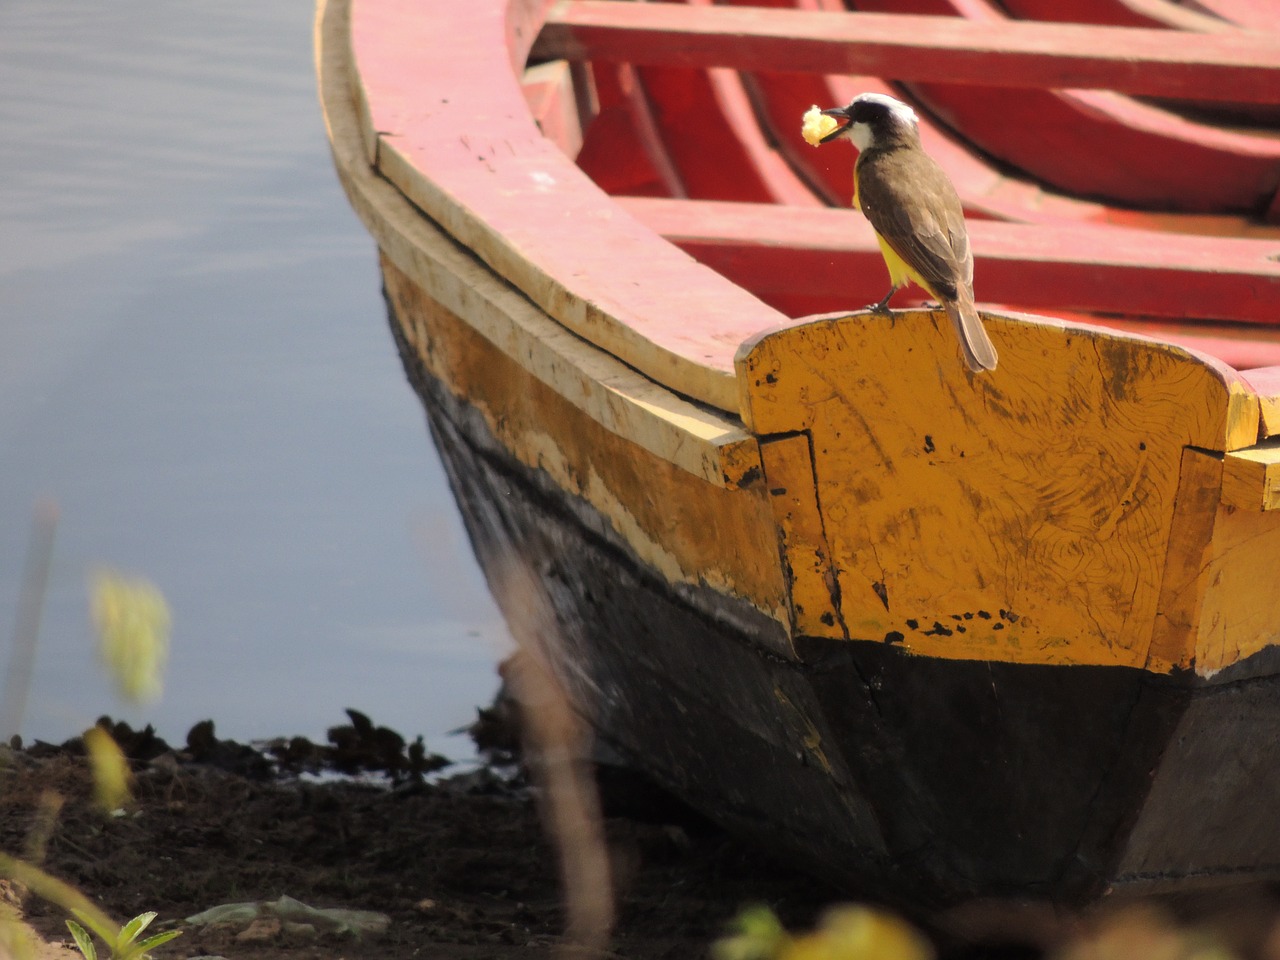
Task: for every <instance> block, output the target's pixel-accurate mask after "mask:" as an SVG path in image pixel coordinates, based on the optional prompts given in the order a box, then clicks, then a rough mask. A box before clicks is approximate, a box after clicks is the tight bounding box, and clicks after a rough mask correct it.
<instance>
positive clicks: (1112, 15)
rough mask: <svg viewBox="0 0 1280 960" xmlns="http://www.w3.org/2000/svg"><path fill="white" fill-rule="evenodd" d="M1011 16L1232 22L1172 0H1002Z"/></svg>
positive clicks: (1157, 23) (1209, 24)
mask: <svg viewBox="0 0 1280 960" xmlns="http://www.w3.org/2000/svg"><path fill="white" fill-rule="evenodd" d="M1001 6H1002V7H1003V8H1004V9H1005V10H1007V11H1008V12H1009V14H1010V15H1011V16H1014V17H1019V18H1021V19H1024V20H1047V21H1050V22H1055V23H1087V24H1099V25H1103V26H1111V27H1156V28H1161V27H1163V28H1167V29H1172V30H1198V31H1200V32H1202V33H1222V32H1223V31H1224V30H1230V29H1231V28H1232V27H1231V24H1229V23H1226V22H1224V21H1222V20H1219V19H1218V18H1217V17H1211V16H1208V15H1207V14H1204V13H1200V12H1199V11H1197V10H1193V9H1190V8H1189V7H1184V6H1180V5H1179V4H1177V3H1175V2H1173V0H1072V2H1071V3H1069V4H1067V3H1061V2H1060V0H1001Z"/></svg>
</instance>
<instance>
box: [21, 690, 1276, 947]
mask: <svg viewBox="0 0 1280 960" xmlns="http://www.w3.org/2000/svg"><path fill="white" fill-rule="evenodd" d="M350 718H351V722H350V723H349V724H344V725H343V726H342V727H338V728H335V729H334V730H333V731H331V733H330V738H329V739H330V742H329V743H328V744H322V745H317V744H312V743H310V742H308V741H305V740H296V739H295V740H277V741H271V742H269V743H265V744H258V745H255V746H248V745H242V744H236V743H231V742H229V741H222V740H219V739H218V738H217V737H216V735H215V731H214V729H213V725H212V724H201V725H198V726H197V727H196V728H194V729H193V730H192V731H191V734H190V736H189V737H188V741H187V743H186V744H185V745H183V746H182V747H181V748H173V747H171V746H170V745H169V744H167V743H165V742H164V741H162V740H160V739H159V738H158V737H156V736H155V734H154V733H152V732H151V731H149V730H147V731H142V732H136V731H131V730H129V729H127V728H125V727H122V726H116V725H112V732H113V734H114V736H115V738H116V739H117V741H118V742H119V743H120V744H121V745H122V747H124V748H125V750H126V752H127V754H128V756H129V757H130V758H131V764H132V767H133V770H134V782H133V800H132V802H131V803H130V804H129V806H128V807H127V808H126V809H125V810H124V811H123V813H118V814H116V815H107V814H104V813H103V812H102V811H101V810H100V809H99V808H97V807H96V806H95V804H94V800H93V784H92V779H91V776H90V774H89V770H88V762H87V760H86V758H85V756H84V753H83V747H82V745H81V744H80V743H79V741H70V742H68V743H67V744H64V745H60V746H49V745H43V744H35V745H31V746H29V747H27V748H26V749H19V750H15V751H11V752H10V753H9V755H8V756H7V758H6V762H5V764H4V766H3V768H2V772H0V849H2V850H4V851H7V852H10V853H13V854H17V855H23V856H29V857H38V858H41V860H42V863H43V866H44V868H45V869H46V870H48V871H49V872H50V873H52V874H54V875H55V876H57V877H60V878H62V879H64V880H67V881H69V882H71V883H72V884H74V885H75V886H77V887H78V888H79V889H80V890H82V891H83V892H85V893H86V894H88V895H89V896H90V897H91V898H92V899H93V900H94V901H96V902H97V903H99V904H100V905H101V906H102V907H103V908H104V909H105V910H106V911H107V912H108V913H109V914H110V915H112V916H113V917H115V918H117V919H120V920H124V919H128V918H129V917H132V916H134V915H136V914H138V913H141V912H143V911H147V910H154V911H156V912H158V914H159V919H158V920H157V921H156V927H157V928H162V927H166V926H171V925H178V926H181V927H182V928H183V929H184V930H185V931H186V932H185V933H184V935H183V936H182V937H180V938H179V939H178V940H176V941H174V942H173V943H171V944H169V945H167V946H165V947H163V948H161V950H160V951H159V954H158V955H159V956H160V957H162V958H163V957H195V956H208V955H214V956H225V957H253V958H263V960H286V958H303V957H306V958H312V957H345V958H349V960H358V958H366V957H368V958H374V957H377V958H385V960H400V958H409V957H433V958H444V960H452V958H479V957H485V958H498V960H502V958H507V957H515V956H521V957H524V956H530V955H534V956H536V955H540V954H547V955H550V954H552V953H553V952H554V951H555V950H556V948H557V946H558V945H559V944H560V943H561V935H562V932H563V929H564V922H565V917H564V911H563V907H562V903H561V891H560V882H559V878H558V868H557V860H556V851H555V849H554V848H553V847H552V845H551V844H550V843H549V842H548V840H547V839H546V836H545V834H544V831H543V822H542V818H541V816H540V814H539V810H538V805H537V802H536V795H535V794H536V791H534V790H533V789H532V788H531V787H530V786H529V784H528V781H527V779H526V778H525V776H524V775H523V773H521V772H520V768H519V767H518V765H517V764H516V763H515V762H514V759H513V758H512V757H510V756H505V757H504V755H503V750H502V749H501V747H502V746H503V737H502V734H501V730H500V727H499V729H498V731H497V733H495V732H494V728H493V727H492V725H489V726H486V725H485V724H483V723H482V724H481V725H480V728H479V730H478V733H479V734H480V737H481V739H482V740H487V745H488V746H489V747H490V748H491V755H493V756H496V757H497V758H498V759H499V760H500V761H504V760H505V761H510V762H498V763H496V764H492V765H486V766H480V767H478V768H475V769H471V770H468V771H465V772H455V771H452V770H450V769H448V768H447V767H446V766H445V762H444V761H443V760H442V759H441V758H438V757H434V756H432V755H431V754H430V753H429V752H428V751H427V750H426V749H425V747H423V746H422V744H421V742H420V741H415V742H410V743H406V742H405V740H404V739H402V738H401V737H399V735H397V734H395V733H394V732H393V731H389V730H386V729H385V728H379V727H377V726H376V725H374V724H373V723H372V722H370V721H369V720H368V719H367V718H365V717H363V716H362V715H360V714H355V713H352V714H350ZM489 719H490V720H492V717H491V716H490V718H489ZM597 781H598V783H599V785H600V791H601V797H602V807H603V811H604V815H605V834H606V836H607V843H608V847H609V854H610V859H611V864H612V869H613V873H614V877H615V883H616V887H617V914H618V922H617V926H616V929H615V932H614V935H613V939H612V942H611V948H610V950H611V953H610V956H614V957H622V958H633V960H657V958H677V957H679V958H699V957H705V956H707V955H708V950H709V946H710V944H711V943H712V941H714V940H715V938H716V937H717V936H719V935H720V934H721V933H722V932H723V931H724V929H725V925H726V923H727V922H728V921H729V920H730V919H731V918H732V917H733V916H734V915H735V914H736V913H737V912H738V911H739V910H740V908H741V907H742V906H743V905H744V904H748V903H757V902H763V903H766V904H768V905H770V906H771V907H772V908H773V909H774V910H775V911H776V912H777V913H778V914H779V916H780V917H782V919H783V920H784V921H785V922H786V924H787V925H788V926H789V927H792V928H807V927H809V926H811V925H812V924H813V923H814V921H815V919H816V918H817V917H818V916H819V915H820V914H821V913H822V911H823V910H824V909H825V908H826V907H827V906H828V905H829V904H831V903H832V902H835V901H837V900H838V899H839V896H838V894H837V893H836V892H835V891H833V890H830V889H827V888H824V887H823V886H822V885H821V884H819V883H817V882H815V881H813V880H811V879H809V878H807V877H805V876H802V875H800V874H798V873H796V872H794V871H792V870H790V869H788V868H786V867H785V866H781V865H779V864H776V863H774V862H772V861H771V860H769V859H768V858H766V857H765V856H763V855H762V854H760V853H759V852H757V851H755V850H752V849H750V848H748V847H746V846H743V845H741V844H739V843H737V842H736V841H734V840H733V839H731V838H729V837H728V836H726V835H724V834H723V833H721V832H720V831H719V830H717V829H716V828H715V827H713V826H711V825H710V824H708V823H706V822H705V821H703V820H701V819H699V818H698V817H697V816H696V815H694V814H693V813H691V812H690V811H688V810H687V809H685V808H683V807H682V806H681V805H680V804H679V803H677V802H676V801H674V800H672V799H671V798H669V797H666V796H665V795H664V794H662V793H661V792H660V791H658V790H657V789H656V788H654V787H652V786H651V785H649V784H648V783H647V782H645V781H643V780H642V779H640V778H638V777H636V776H635V775H634V774H631V773H629V772H626V771H619V770H616V769H614V768H599V769H598V770H597ZM33 846H34V847H35V848H36V849H33ZM0 893H4V894H5V895H7V896H10V897H12V896H13V895H14V889H13V887H12V886H11V885H7V884H6V885H5V886H4V887H3V888H2V889H0ZM282 896H287V897H292V898H294V899H295V900H298V901H301V902H302V903H304V904H307V905H309V906H311V907H316V908H340V909H345V910H365V911H376V912H377V913H380V914H384V915H385V916H386V917H387V918H388V919H389V921H390V922H389V924H387V926H386V928H385V930H382V931H380V932H374V933H365V934H364V935H362V936H359V937H357V936H354V935H352V934H351V933H349V932H340V931H337V930H326V929H325V928H324V927H323V926H320V927H319V928H317V927H316V926H315V925H314V924H312V925H307V926H298V925H296V924H291V923H288V922H283V923H282V922H281V921H279V920H278V919H273V918H265V919H259V920H257V921H255V922H252V923H248V922H243V921H242V922H229V923H225V924H221V925H214V926H202V927H194V926H190V925H185V924H182V923H181V921H182V920H183V918H186V917H189V916H192V915H194V914H197V913H199V912H201V911H206V910H208V909H210V908H211V907H215V906H218V905H221V904H225V903H230V902H241V901H259V902H265V901H277V900H279V898H280V897H282ZM1278 903H1280V898H1278V897H1277V895H1276V893H1275V891H1273V890H1271V889H1269V888H1264V887H1258V888H1251V889H1250V890H1248V891H1232V892H1230V893H1228V894H1225V895H1218V896H1217V897H1216V898H1211V899H1208V900H1206V899H1204V898H1200V899H1198V900H1196V901H1194V902H1192V901H1186V902H1181V903H1179V902H1173V903H1165V904H1161V905H1158V906H1152V905H1150V904H1146V905H1142V906H1141V907H1127V908H1125V909H1121V910H1116V909H1114V908H1112V909H1110V910H1103V911H1101V912H1099V913H1097V914H1096V915H1094V916H1091V917H1085V918H1080V917H1076V916H1069V915H1064V914H1061V913H1057V912H1055V911H1052V910H1046V909H1044V908H1035V909H1030V910H1027V909H1021V910H1020V909H1016V908H1013V907H1010V906H1008V905H988V906H986V907H976V908H972V909H970V910H968V911H967V912H962V913H959V914H953V915H950V916H948V917H943V918H936V920H937V927H938V930H942V931H949V932H947V933H942V934H940V933H938V930H935V931H934V934H935V939H936V940H937V943H938V946H939V949H940V953H941V955H942V956H943V957H944V958H966V960H968V958H973V960H977V958H1006V960H1013V958H1037V957H1041V956H1046V955H1056V956H1066V957H1074V956H1079V957H1090V958H1095V957H1096V958H1111V957H1116V958H1120V957H1137V958H1140V957H1169V958H1175V957H1187V958H1190V957H1208V956H1213V957H1218V956H1220V955H1219V954H1216V953H1208V952H1205V953H1200V952H1197V951H1199V950H1201V949H1207V948H1209V947H1212V948H1213V949H1230V950H1233V951H1234V953H1235V955H1236V956H1239V957H1242V958H1253V957H1257V958H1266V960H1271V958H1276V960H1280V928H1278V927H1277V926H1276V917H1277V912H1278V908H1277V904H1278ZM22 907H23V913H24V915H25V916H26V918H27V920H28V922H29V923H30V924H31V925H32V927H34V928H35V930H36V931H37V932H38V933H39V934H40V935H42V936H43V937H44V938H45V939H46V940H49V941H66V942H69V937H68V936H67V933H66V928H65V925H64V920H65V914H63V913H62V912H61V910H59V909H57V908H54V907H52V906H50V905H48V904H46V903H44V902H42V901H40V900H39V899H37V898H35V897H33V896H27V897H26V898H25V900H24V902H23V904H22ZM1108 938H1110V939H1108ZM1079 951H1085V952H1079ZM50 955H52V956H65V957H70V956H73V955H74V954H72V953H67V952H54V953H52V954H50ZM1226 955H1227V954H1222V956H1226Z"/></svg>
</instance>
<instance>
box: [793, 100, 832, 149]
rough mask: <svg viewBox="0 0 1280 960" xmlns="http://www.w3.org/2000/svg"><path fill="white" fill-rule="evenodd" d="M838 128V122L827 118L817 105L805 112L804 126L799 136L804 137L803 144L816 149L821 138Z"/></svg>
mask: <svg viewBox="0 0 1280 960" xmlns="http://www.w3.org/2000/svg"><path fill="white" fill-rule="evenodd" d="M838 126H840V121H839V120H837V119H836V118H835V117H828V116H827V115H826V114H824V113H823V112H822V110H821V109H820V108H819V107H818V105H817V104H814V105H813V106H812V107H810V108H809V109H808V110H806V111H805V114H804V126H802V127H801V128H800V136H802V137H804V139H805V142H806V143H808V144H809V145H810V146H812V147H816V146H817V145H818V144H819V143H821V142H822V138H823V137H825V136H826V135H827V134H829V133H830V132H831V131H832V130H834V129H835V128H836V127H838Z"/></svg>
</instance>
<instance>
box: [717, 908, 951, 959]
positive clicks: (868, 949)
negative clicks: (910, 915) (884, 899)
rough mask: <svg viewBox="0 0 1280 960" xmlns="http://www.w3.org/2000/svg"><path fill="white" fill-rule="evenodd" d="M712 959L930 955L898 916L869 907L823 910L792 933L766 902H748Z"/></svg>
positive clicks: (923, 942) (926, 945)
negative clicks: (815, 921) (814, 922)
mask: <svg viewBox="0 0 1280 960" xmlns="http://www.w3.org/2000/svg"><path fill="white" fill-rule="evenodd" d="M733 931H734V932H733V933H731V934H730V935H729V936H727V937H724V938H723V939H721V940H719V941H717V943H716V945H715V948H714V955H715V960H933V956H934V953H933V948H932V947H931V946H930V945H929V941H928V940H926V939H925V938H924V936H923V935H922V934H920V933H918V932H917V931H916V930H915V929H914V928H913V927H912V926H911V925H910V924H908V923H907V922H906V921H905V920H903V919H901V918H900V917H896V916H894V915H893V914H890V913H886V912H884V911H882V910H874V909H872V908H870V907H860V906H845V907H835V908H833V909H831V910H829V911H828V912H827V913H826V914H825V915H824V916H823V918H822V921H821V922H820V923H819V925H818V928H817V929H816V930H814V931H813V932H812V933H806V934H803V935H801V936H798V937H793V936H791V935H790V934H788V933H787V931H786V930H785V929H784V928H783V926H782V923H781V922H780V921H779V920H778V918H777V917H776V916H774V914H773V911H772V910H770V909H769V908H768V907H763V906H755V907H748V908H746V909H745V910H743V911H742V913H740V914H739V915H738V917H737V919H736V920H735V921H734V923H733Z"/></svg>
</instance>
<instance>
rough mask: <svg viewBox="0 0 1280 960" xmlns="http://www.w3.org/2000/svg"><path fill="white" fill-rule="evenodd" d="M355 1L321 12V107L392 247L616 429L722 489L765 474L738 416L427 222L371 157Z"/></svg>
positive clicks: (344, 171) (337, 150) (439, 294)
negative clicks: (541, 301)
mask: <svg viewBox="0 0 1280 960" xmlns="http://www.w3.org/2000/svg"><path fill="white" fill-rule="evenodd" d="M346 15H347V2H346V0H328V2H327V3H325V4H322V6H321V8H320V13H319V16H318V18H317V27H316V29H317V34H318V38H317V50H318V51H319V57H320V59H319V62H318V70H319V74H320V95H321V106H322V108H323V111H324V118H325V123H326V125H327V127H328V131H329V139H330V143H331V146H332V149H333V153H334V159H335V162H336V165H337V168H338V173H339V176H340V178H341V180H342V182H343V186H344V187H345V188H346V191H347V195H348V197H349V198H350V200H351V203H352V205H353V206H354V208H355V210H356V212H357V213H358V214H359V215H360V217H361V219H362V220H363V221H364V222H365V224H366V225H367V226H368V228H369V230H370V231H371V232H372V234H373V236H374V237H375V239H376V240H377V241H378V245H379V247H380V248H381V249H382V251H383V253H384V254H385V255H386V256H387V257H388V258H390V259H391V260H392V261H393V262H394V263H395V264H396V265H397V267H398V269H400V270H402V271H404V272H405V274H406V275H408V276H411V277H412V278H413V279H414V281H415V282H416V283H417V284H418V285H420V286H421V287H423V288H425V289H430V290H431V291H432V292H433V295H434V297H435V298H436V300H437V301H438V302H440V303H441V304H442V305H443V307H444V308H445V309H450V310H453V311H455V312H458V313H465V314H466V315H467V317H468V319H469V321H470V322H471V323H472V324H473V326H474V327H475V329H476V330H477V331H478V332H479V334H480V335H482V336H484V337H487V338H488V339H489V341H490V342H491V343H493V344H495V345H497V348H498V349H500V350H501V351H502V352H503V353H505V355H506V356H508V357H510V358H513V360H514V362H516V363H518V364H519V365H520V366H521V367H522V368H523V369H524V370H525V371H527V372H528V373H529V374H530V375H531V376H533V377H535V378H537V379H538V380H539V381H540V382H542V383H544V384H546V385H548V386H549V387H550V388H552V389H554V390H557V391H559V392H560V393H562V394H564V395H566V396H571V397H573V398H575V402H576V404H577V405H578V406H579V407H580V409H581V410H582V411H584V412H585V413H586V414H587V415H588V416H590V417H591V418H592V419H593V420H595V421H596V422H597V423H599V424H600V425H601V426H602V427H604V428H605V429H606V430H608V431H609V432H611V433H614V434H617V435H618V436H620V437H623V438H625V439H626V440H628V441H629V442H631V443H634V444H637V445H638V446H640V447H641V448H643V449H646V450H649V451H651V452H653V453H654V454H656V455H658V456H660V457H662V458H664V459H666V460H668V461H670V462H671V463H672V464H674V465H677V466H679V467H680V468H682V469H684V470H687V471H689V472H691V473H693V474H695V475H697V476H699V477H701V478H703V479H705V480H707V481H708V482H710V483H712V484H714V485H717V486H734V485H736V484H737V483H739V482H740V481H741V480H742V479H743V478H744V477H746V476H749V475H756V476H758V474H759V472H760V465H759V453H758V451H757V449H756V443H755V440H754V439H753V438H751V437H749V436H747V435H746V434H745V433H744V432H743V430H742V429H741V426H740V424H738V423H737V422H736V421H734V420H730V419H727V418H725V417H723V416H720V415H717V414H716V413H714V412H712V411H709V410H707V409H705V408H703V407H700V406H697V405H695V404H691V403H688V402H685V401H683V400H682V399H680V398H679V397H677V396H675V395H673V394H672V393H671V392H670V391H668V390H666V389H664V388H662V387H659V386H658V385H657V384H655V383H653V382H652V381H651V380H649V379H647V378H645V377H643V376H640V375H639V374H637V373H636V372H635V371H634V370H632V369H630V368H629V367H627V366H626V365H625V364H623V363H621V362H619V361H618V360H617V359H616V358H614V357H611V356H609V355H608V354H606V353H604V352H603V351H601V350H599V349H598V348H595V347H593V346H591V345H590V344H587V343H585V342H584V341H583V340H581V339H580V338H578V337H576V336H574V335H573V334H572V333H570V332H569V331H568V330H566V329H564V328H563V327H562V326H560V325H559V324H557V323H556V322H554V321H553V320H551V319H550V318H549V317H548V316H547V315H546V314H545V313H544V312H543V311H541V310H540V309H538V308H537V307H536V306H534V305H533V304H532V303H530V302H529V301H528V300H527V299H526V298H525V297H523V296H521V295H520V294H519V293H517V292H516V291H514V290H513V289H511V287H510V286H509V285H508V284H506V283H505V282H503V281H502V280H501V279H499V278H498V277H496V276H494V274H493V273H492V272H491V271H490V270H489V269H487V268H486V267H485V266H484V265H483V264H481V263H479V262H477V261H476V259H475V258H474V257H472V256H471V255H470V254H469V253H468V252H466V251H465V250H463V249H462V248H460V247H459V246H458V245H457V243H456V242H454V241H453V240H451V239H449V238H448V237H447V236H445V235H444V234H443V233H442V232H441V231H440V230H439V229H438V228H437V227H436V226H435V225H434V224H432V223H431V222H430V221H428V220H426V219H425V218H424V217H423V216H422V215H421V212H420V211H419V210H418V209H417V208H416V207H414V206H413V205H412V204H411V203H409V201H408V200H407V199H406V198H405V197H404V195H403V194H402V193H401V192H400V191H398V190H397V189H396V188H395V187H393V186H392V185H390V184H389V183H387V182H386V180H384V179H383V178H381V177H379V176H378V175H377V173H376V172H375V170H374V169H373V168H372V167H371V166H370V165H369V164H368V162H367V160H366V157H365V155H364V150H365V144H364V141H363V138H362V125H361V121H360V114H359V110H358V101H357V97H356V90H355V89H353V87H352V86H351V84H350V78H351V63H350V47H349V45H348V44H347V43H346V29H347V21H346Z"/></svg>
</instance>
